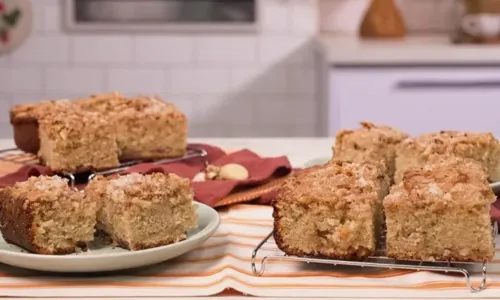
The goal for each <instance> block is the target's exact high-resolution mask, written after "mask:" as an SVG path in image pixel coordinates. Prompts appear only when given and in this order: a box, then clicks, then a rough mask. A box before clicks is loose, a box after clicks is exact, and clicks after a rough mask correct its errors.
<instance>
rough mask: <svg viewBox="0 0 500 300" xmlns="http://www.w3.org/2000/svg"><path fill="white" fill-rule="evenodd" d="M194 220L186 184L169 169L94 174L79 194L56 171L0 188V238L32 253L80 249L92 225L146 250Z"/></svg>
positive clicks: (177, 236)
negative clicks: (148, 172)
mask: <svg viewBox="0 0 500 300" xmlns="http://www.w3.org/2000/svg"><path fill="white" fill-rule="evenodd" d="M196 224H197V217H196V213H195V207H194V205H193V191H192V188H191V183H190V181H189V180H188V179H185V178H181V177H178V176H176V175H173V174H169V175H165V174H161V173H156V174H151V175H141V174H129V175H125V176H120V177H118V178H114V179H109V178H104V177H96V178H95V179H93V180H92V181H91V182H90V184H89V185H88V186H87V187H86V188H85V191H84V193H81V192H79V191H76V190H74V189H72V188H70V187H69V186H68V182H67V180H66V179H63V178H60V177H58V176H40V177H31V178H29V179H28V180H27V181H25V182H18V183H16V184H15V185H14V186H11V187H6V188H4V189H2V190H0V226H1V227H0V230H1V232H2V235H3V238H4V239H5V241H7V242H9V243H12V244H15V245H18V246H20V247H22V248H25V249H27V250H29V251H31V252H34V253H38V254H68V253H73V252H76V251H79V249H85V248H86V246H87V244H88V243H89V242H90V241H92V240H94V233H95V231H96V229H98V230H100V231H102V232H104V233H106V234H107V235H108V236H109V237H110V238H111V239H112V240H113V241H114V242H115V243H117V244H118V245H120V246H121V247H123V248H125V249H129V250H132V251H135V250H141V249H148V248H153V247H158V246H163V245H168V244H172V243H176V242H178V241H181V240H184V239H186V232H187V231H188V230H190V229H192V228H195V227H196Z"/></svg>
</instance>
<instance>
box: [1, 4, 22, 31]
mask: <svg viewBox="0 0 500 300" xmlns="http://www.w3.org/2000/svg"><path fill="white" fill-rule="evenodd" d="M20 17H21V11H20V10H19V8H16V9H14V10H13V11H12V12H11V13H9V14H6V15H3V21H4V23H5V24H7V26H9V27H13V26H15V25H16V24H17V21H19V18H20Z"/></svg>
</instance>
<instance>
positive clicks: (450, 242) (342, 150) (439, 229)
mask: <svg viewBox="0 0 500 300" xmlns="http://www.w3.org/2000/svg"><path fill="white" fill-rule="evenodd" d="M430 136H432V137H433V138H429V137H430ZM424 141H427V142H424ZM415 145H418V146H415ZM408 149H412V150H408ZM415 149H417V150H415ZM499 149H500V146H499V143H498V141H497V140H496V139H495V138H494V137H493V136H492V135H491V134H489V133H484V134H483V133H476V134H472V133H459V132H445V131H443V132H440V133H435V134H430V135H424V136H420V137H416V138H412V137H409V136H408V135H406V134H404V133H402V132H400V131H399V130H397V129H393V128H390V127H387V126H376V125H373V124H371V123H366V122H364V123H362V127H361V128H360V129H358V130H342V131H340V132H339V133H338V135H337V139H336V141H335V146H334V157H333V158H332V160H331V161H329V162H328V163H326V164H324V165H321V166H314V167H311V168H308V169H305V170H302V171H299V172H297V173H296V174H294V175H292V176H291V177H290V178H289V179H288V180H287V181H286V182H285V183H284V184H283V186H282V187H281V188H280V189H279V191H278V194H277V197H276V199H275V200H274V201H273V209H274V212H273V217H274V238H275V241H276V244H277V245H278V247H279V248H280V249H281V250H282V251H283V252H285V253H286V254H288V255H296V256H319V257H329V258H335V259H356V260H357V259H364V258H367V257H368V256H371V255H374V254H375V252H376V250H377V248H376V245H377V243H378V242H379V241H380V239H381V236H382V235H381V232H382V230H384V229H386V230H387V232H386V241H384V242H385V246H386V251H387V256H388V257H391V258H394V259H396V260H419V261H441V260H443V261H474V262H482V261H488V260H491V259H492V258H493V255H494V240H493V237H492V231H493V228H492V222H491V217H490V206H491V204H492V203H493V202H494V201H495V195H494V193H493V191H492V190H491V188H490V186H489V182H488V179H495V178H497V177H496V176H497V174H498V173H497V170H498V167H499V166H498V153H499V151H500V150H499ZM391 176H395V177H396V178H394V177H391ZM398 177H400V178H398ZM394 181H395V182H396V183H395V185H393V186H392V187H391V188H390V192H389V188H388V187H389V185H390V184H391V183H392V182H394ZM384 223H385V224H384Z"/></svg>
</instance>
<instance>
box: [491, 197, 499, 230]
mask: <svg viewBox="0 0 500 300" xmlns="http://www.w3.org/2000/svg"><path fill="white" fill-rule="evenodd" d="M491 218H492V219H493V220H494V221H497V223H498V226H500V199H498V198H497V201H496V202H495V203H493V205H492V206H491Z"/></svg>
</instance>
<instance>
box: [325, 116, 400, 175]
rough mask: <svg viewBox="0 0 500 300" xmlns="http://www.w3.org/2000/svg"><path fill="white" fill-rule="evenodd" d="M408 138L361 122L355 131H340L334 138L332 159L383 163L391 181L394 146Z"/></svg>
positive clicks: (393, 166)
mask: <svg viewBox="0 0 500 300" xmlns="http://www.w3.org/2000/svg"><path fill="white" fill-rule="evenodd" d="M407 137H408V135H407V134H405V133H403V132H401V131H399V130H398V129H396V128H392V127H388V126H382V125H378V126H377V125H374V124H372V123H369V122H361V128H359V129H356V130H347V129H344V130H340V131H339V132H338V133H337V136H336V138H335V146H334V159H338V160H348V161H354V162H362V161H367V160H368V161H383V162H384V163H385V164H386V165H387V172H388V175H389V178H390V179H391V180H392V178H393V176H394V169H395V159H396V146H397V145H398V144H399V143H401V142H402V141H403V140H404V139H406V138H407Z"/></svg>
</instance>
